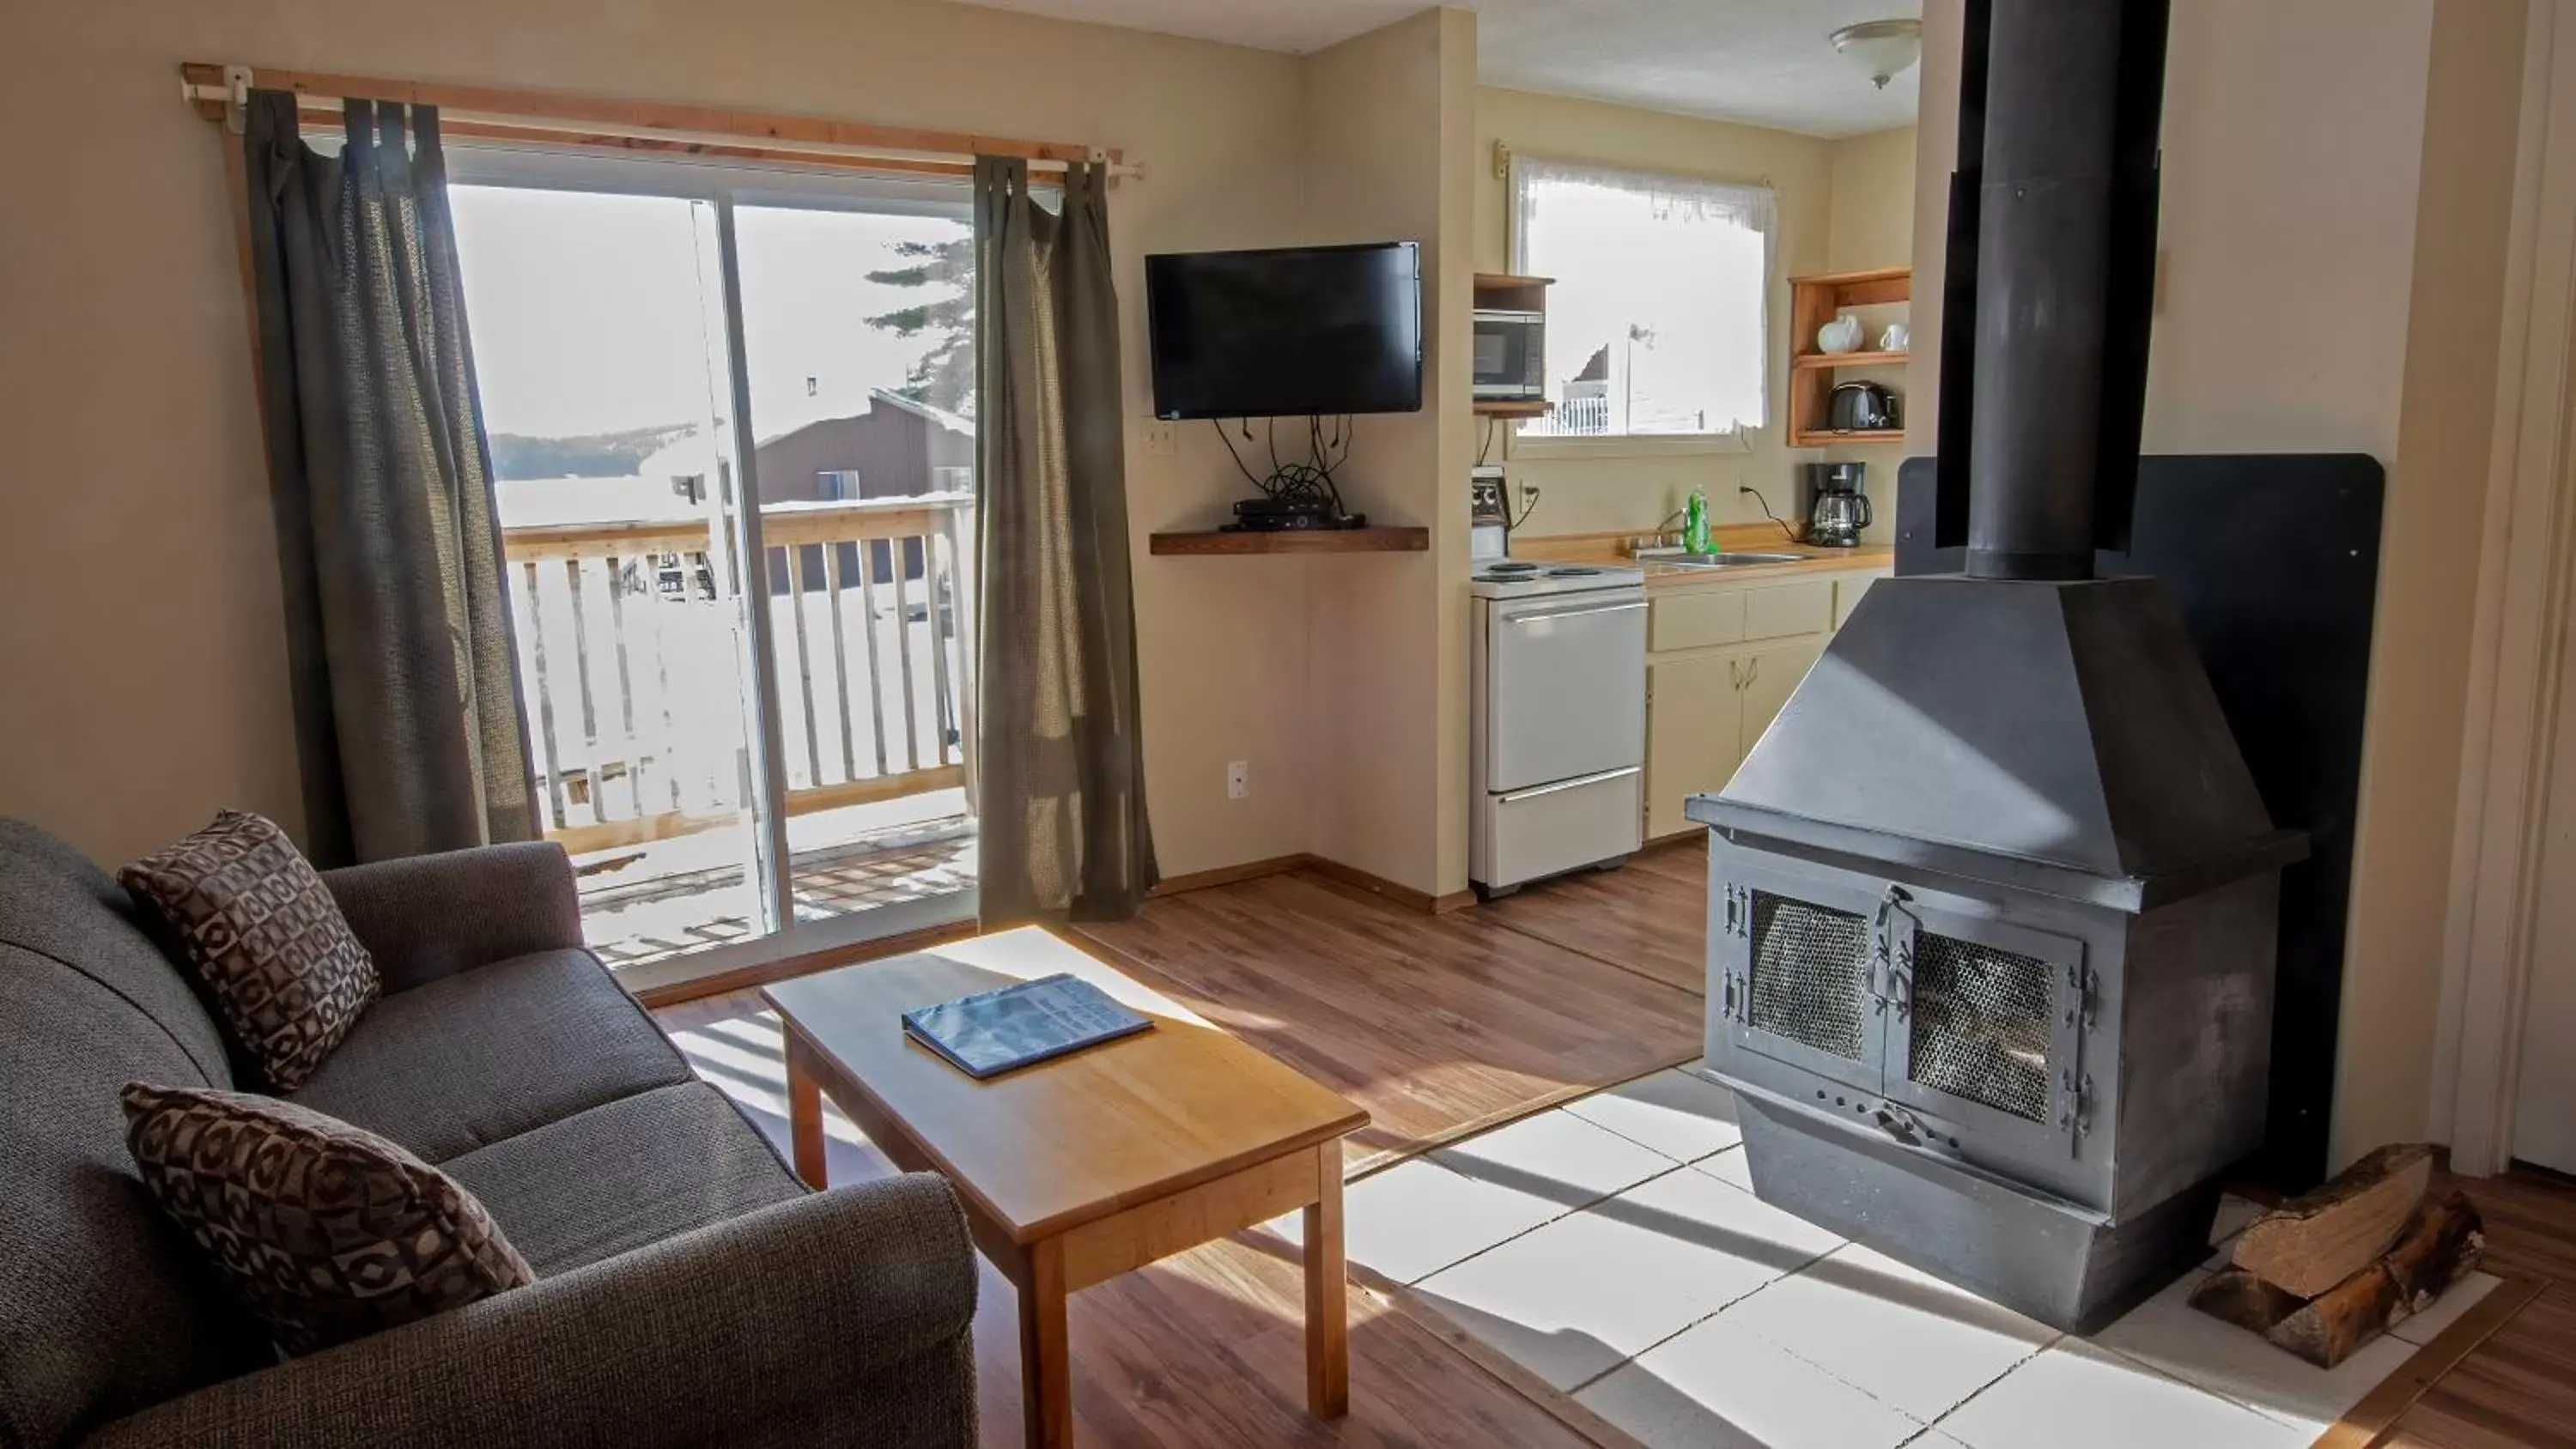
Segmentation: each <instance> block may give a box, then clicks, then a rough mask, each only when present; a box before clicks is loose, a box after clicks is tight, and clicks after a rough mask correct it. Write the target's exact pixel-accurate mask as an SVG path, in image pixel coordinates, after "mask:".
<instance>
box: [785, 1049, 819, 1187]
mask: <svg viewBox="0 0 2576 1449" xmlns="http://www.w3.org/2000/svg"><path fill="white" fill-rule="evenodd" d="M787 1135H788V1138H789V1140H790V1141H791V1142H793V1143H794V1145H795V1154H796V1175H797V1176H798V1177H801V1178H803V1179H804V1180H805V1185H806V1186H807V1187H810V1188H813V1189H814V1190H815V1191H817V1192H820V1191H822V1190H823V1188H824V1186H825V1185H826V1183H825V1178H826V1176H827V1175H828V1174H827V1171H826V1169H825V1168H824V1166H823V1088H822V1085H821V1084H820V1083H818V1082H816V1081H815V1080H814V1071H813V1068H812V1066H811V1065H810V1064H809V1063H807V1061H806V1060H805V1050H804V1048H802V1047H800V1046H798V1045H797V1043H796V1039H795V1038H794V1037H793V1036H790V1037H789V1038H788V1039H787Z"/></svg>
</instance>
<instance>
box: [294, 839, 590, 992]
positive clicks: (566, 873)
mask: <svg viewBox="0 0 2576 1449" xmlns="http://www.w3.org/2000/svg"><path fill="white" fill-rule="evenodd" d="M322 879H323V881H324V882H325V883H326V884H328V885H329V886H330V888H331V895H332V897H333V898H334V899H336V900H337V901H338V902H339V903H340V913H341V914H342V915H344V916H346V917H348V918H349V929H350V930H352V931H355V932H356V933H357V936H358V941H359V944H361V945H363V946H365V947H366V948H367V952H368V954H370V955H372V956H374V957H375V958H376V970H377V971H378V972H379V973H381V974H382V975H383V977H384V989H385V990H386V991H387V992H388V993H391V992H396V991H402V990H406V989H408V988H410V987H414V986H419V985H422V984H423V983H426V982H430V981H435V980H437V979H438V978H440V977H442V976H453V975H455V974H456V973H457V972H459V971H470V970H472V969H473V968H475V967H477V966H488V965H490V964H491V963H493V962H495V961H507V960H509V959H510V958H511V957H513V956H525V955H527V954H529V953H530V952H532V951H558V950H568V949H574V950H577V949H579V948H580V946H581V944H582V940H581V899H580V896H579V895H578V894H577V893H576V891H575V890H574V888H573V875H572V861H571V859H570V858H569V857H567V856H566V855H565V854H564V852H563V847H562V846H560V845H557V844H555V843H554V842H552V841H549V840H535V841H528V842H525V843H522V844H515V845H484V846H477V847H475V848H473V849H470V850H450V851H443V852H441V853H439V854H436V855H415V856H411V857H409V858H407V859H403V860H385V861H378V862H376V863H374V864H372V865H353V866H349V867H347V868H345V869H341V870H330V871H324V872H323V873H322Z"/></svg>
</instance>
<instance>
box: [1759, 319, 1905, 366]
mask: <svg viewBox="0 0 2576 1449" xmlns="http://www.w3.org/2000/svg"><path fill="white" fill-rule="evenodd" d="M1817 325H1818V326H1822V325H1824V324H1822V323H1818V324H1817ZM1910 355H1911V354H1909V353H1903V352H1801V353H1799V354H1798V355H1797V356H1795V357H1792V358H1790V359H1789V366H1790V368H1791V369H1792V370H1793V371H1797V372H1813V371H1818V370H1822V371H1825V372H1831V371H1833V370H1834V369H1835V368H1837V367H1903V366H1904V365H1905V361H1906V358H1907V357H1909V356H1910Z"/></svg>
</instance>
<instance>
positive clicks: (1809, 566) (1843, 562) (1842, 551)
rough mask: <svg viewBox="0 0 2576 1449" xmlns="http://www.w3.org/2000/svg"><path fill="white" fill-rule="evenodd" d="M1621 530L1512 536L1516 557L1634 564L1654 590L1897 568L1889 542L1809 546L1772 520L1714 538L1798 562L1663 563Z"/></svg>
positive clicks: (1723, 545) (1722, 544)
mask: <svg viewBox="0 0 2576 1449" xmlns="http://www.w3.org/2000/svg"><path fill="white" fill-rule="evenodd" d="M1623 538H1624V535H1620V534H1593V533H1577V534H1559V535H1555V536H1552V537H1538V538H1526V539H1523V538H1516V539H1513V540H1512V557H1514V558H1528V559H1540V560H1546V561H1551V562H1557V563H1588V564H1619V565H1634V566H1635V567H1637V568H1639V569H1642V570H1643V571H1644V572H1645V575H1646V588H1647V589H1648V590H1649V591H1656V590H1661V589H1671V588H1681V587H1689V586H1691V585H1695V584H1718V583H1735V582H1739V581H1742V580H1747V579H1750V580H1756V581H1761V580H1777V579H1783V578H1794V577H1796V576H1798V575H1800V574H1823V573H1843V572H1848V571H1851V570H1855V569H1893V568H1895V567H1896V550H1895V549H1893V548H1891V547H1889V546H1887V545H1886V544H1876V543H1865V544H1862V545H1860V546H1859V547H1857V548H1810V547H1808V546H1807V545H1805V544H1802V543H1788V542H1785V541H1783V540H1782V539H1781V537H1780V530H1779V529H1778V528H1776V527H1774V526H1773V525H1771V524H1768V523H1759V524H1728V525H1726V526H1724V527H1721V528H1718V529H1715V530H1713V538H1712V541H1713V542H1714V543H1716V545H1717V546H1718V547H1719V548H1720V549H1727V550H1734V551H1739V552H1754V553H1794V554H1802V555H1804V557H1802V558H1800V559H1799V560H1798V561H1797V562H1796V563H1776V564H1744V565H1741V566H1739V567H1735V568H1708V567H1706V566H1704V565H1691V564H1670V563H1659V562H1657V561H1656V560H1654V559H1651V558H1642V559H1632V558H1630V557H1628V555H1627V554H1626V552H1625V551H1624V548H1623Z"/></svg>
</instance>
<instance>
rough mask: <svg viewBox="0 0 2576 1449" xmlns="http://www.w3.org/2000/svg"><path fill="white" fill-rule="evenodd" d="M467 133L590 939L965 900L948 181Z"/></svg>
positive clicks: (518, 573) (955, 329)
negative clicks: (488, 142)
mask: <svg viewBox="0 0 2576 1449" xmlns="http://www.w3.org/2000/svg"><path fill="white" fill-rule="evenodd" d="M452 149H453V151H454V152H455V153H456V154H455V155H454V156H453V158H452V170H453V171H454V173H455V176H456V179H457V183H458V184H457V185H456V187H455V212H456V218H457V239H458V248H459V252H460V261H461V267H462V271H463V273H464V280H465V291H466V308H467V314H468V325H469V327H470V329H471V331H472V335H473V345H474V351H475V362H476V370H477V376H478V379H479V383H480V386H481V389H482V393H483V402H484V410H485V415H486V418H487V421H488V425H489V427H490V430H491V434H492V448H493V463H494V469H493V471H494V476H495V478H496V480H497V484H496V486H497V487H498V489H499V492H500V515H501V520H502V527H503V545H504V552H505V555H506V557H507V558H508V560H509V564H510V576H511V586H512V600H511V602H512V607H513V613H514V619H515V623H516V625H517V628H518V635H519V652H520V658H519V665H520V670H519V672H520V682H521V687H522V694H523V697H524V701H525V709H526V713H527V718H528V728H529V736H530V739H531V741H532V742H533V743H534V745H535V749H536V755H537V761H538V771H539V780H538V794H539V797H540V799H541V800H542V801H543V802H544V807H543V808H544V813H545V824H546V829H547V833H548V835H549V836H550V837H551V838H554V839H556V840H558V841H560V842H562V843H563V845H564V846H565V848H566V849H567V850H568V851H570V852H571V853H572V855H573V857H574V861H575V865H576V868H577V870H578V872H579V875H580V881H581V888H582V907H583V922H584V928H585V930H586V932H587V933H588V935H589V937H590V940H591V942H592V944H593V945H594V946H595V947H596V948H598V949H599V950H600V952H601V954H602V955H603V956H604V957H606V958H607V959H608V960H609V961H610V962H611V964H612V965H616V966H619V967H620V968H621V970H625V971H628V972H629V973H630V974H640V975H644V976H649V977H655V978H657V979H667V978H668V977H669V976H670V975H672V974H675V973H685V972H688V971H691V970H692V969H694V967H695V966H696V965H703V966H704V967H706V968H707V969H714V968H716V967H719V966H723V965H730V964H734V959H735V958H738V957H740V956H741V955H743V954H744V953H746V952H750V951H762V952H774V951H776V950H779V949H782V946H781V943H780V942H779V940H778V939H776V938H779V937H781V936H782V935H783V936H786V937H787V938H788V939H787V940H786V942H785V944H784V947H783V949H803V948H805V947H807V946H814V947H821V946H828V945H831V944H835V943H837V942H840V941H844V940H847V939H850V938H852V937H855V936H863V935H868V934H873V933H875V932H877V931H879V930H883V929H913V928H916V927H917V926H920V925H927V924H932V923H933V922H934V921H935V920H938V919H949V918H954V917H956V916H960V915H964V914H971V911H972V900H971V894H970V892H971V889H972V884H973V873H974V864H973V859H972V819H971V816H970V814H969V808H968V804H967V800H968V794H967V789H966V782H967V777H968V770H967V756H966V742H967V740H968V738H969V737H970V731H969V730H968V728H967V720H968V719H969V718H970V710H971V699H972V691H971V688H970V686H969V682H968V680H967V677H966V675H967V670H968V667H969V666H970V665H971V662H972V659H973V651H972V649H971V648H970V647H969V646H968V642H967V641H968V639H969V638H970V635H969V632H968V631H969V630H970V629H971V627H972V621H971V618H970V617H969V615H968V611H967V609H966V608H965V603H966V601H967V600H969V599H971V597H972V593H971V589H969V588H968V586H967V584H966V581H965V577H964V572H963V567H962V565H963V562H964V560H965V559H966V558H967V557H968V556H969V554H970V552H971V542H972V539H973V537H974V523H973V511H972V510H973V506H974V485H973V478H974V470H973V454H974V432H973V429H974V424H973V422H972V420H971V417H970V416H969V414H971V411H972V406H973V400H972V379H973V350H972V349H973V321H972V317H971V315H969V313H968V311H967V309H968V308H969V307H970V306H971V298H972V287H971V283H972V277H971V269H972V265H973V262H972V252H971V247H969V246H968V245H966V238H967V231H966V227H965V222H964V218H965V215H966V194H965V189H964V187H963V186H962V185H956V184H946V183H907V182H885V183H869V182H863V181H855V180H853V179H850V178H846V177H838V176H834V177H814V176H807V175H802V174H796V173H781V172H768V171H757V170H750V169H745V168H733V167H717V166H705V165H695V164H688V163H682V162H665V161H629V160H623V159H606V160H603V159H598V158H588V157H579V158H577V157H569V156H564V155H561V154H554V153H546V152H531V151H516V150H498V149H480V148H477V149H470V150H469V149H468V148H466V147H463V146H457V147H454V148H452ZM890 908H891V909H890ZM693 963H694V964H693Z"/></svg>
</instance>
